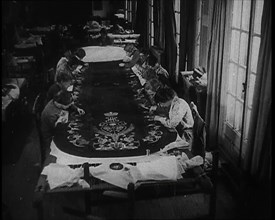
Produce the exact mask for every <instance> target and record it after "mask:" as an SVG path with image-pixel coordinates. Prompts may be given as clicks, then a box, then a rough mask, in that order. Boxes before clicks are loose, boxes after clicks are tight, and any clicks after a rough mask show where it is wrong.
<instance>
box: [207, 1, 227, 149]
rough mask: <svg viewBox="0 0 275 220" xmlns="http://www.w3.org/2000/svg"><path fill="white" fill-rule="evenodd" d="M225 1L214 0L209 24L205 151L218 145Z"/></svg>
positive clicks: (224, 35) (224, 34) (224, 33)
mask: <svg viewBox="0 0 275 220" xmlns="http://www.w3.org/2000/svg"><path fill="white" fill-rule="evenodd" d="M226 4H227V1H225V0H223V1H220V0H215V1H214V7H213V16H212V24H211V34H210V44H209V50H208V60H207V72H208V75H207V80H208V81H207V103H206V115H205V122H206V127H207V150H213V149H215V148H216V147H217V145H218V131H219V121H220V117H219V113H220V106H221V82H222V77H223V71H222V69H223V59H224V42H225V37H226V34H227V33H226V31H225V27H226V17H227V16H226Z"/></svg>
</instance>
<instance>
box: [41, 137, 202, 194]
mask: <svg viewBox="0 0 275 220" xmlns="http://www.w3.org/2000/svg"><path fill="white" fill-rule="evenodd" d="M182 143H183V142H182V141H181V140H180V139H179V137H177V139H176V140H175V141H174V142H171V143H170V144H168V145H166V146H165V147H164V148H163V149H162V150H161V151H159V152H156V153H154V154H151V155H148V156H147V155H143V156H135V157H115V158H86V157H78V156H74V155H70V154H67V153H65V152H62V151H61V150H59V149H58V148H57V147H56V145H55V144H54V142H53V141H52V143H51V152H50V154H51V155H53V156H55V157H56V158H57V160H56V163H50V164H49V165H48V166H46V167H44V169H43V171H42V173H41V174H43V175H46V176H47V181H48V183H49V186H50V189H54V188H56V187H60V186H69V187H70V186H72V185H73V184H75V183H78V184H79V185H80V186H82V187H83V188H85V187H89V185H88V184H87V183H86V182H85V181H84V180H83V179H82V177H83V175H84V173H83V172H84V171H83V168H82V167H80V168H76V169H72V168H70V167H69V166H67V165H70V164H83V163H86V162H87V163H91V164H92V163H100V165H99V166H96V167H90V168H89V171H90V173H91V174H92V175H93V176H94V177H96V178H98V179H101V180H104V181H105V182H108V183H111V184H113V185H115V186H118V187H121V188H123V189H127V186H128V184H129V183H134V184H135V186H136V187H138V186H139V183H140V182H141V181H147V180H172V181H176V180H177V179H180V178H181V173H184V172H185V170H186V169H190V168H192V167H194V166H198V165H201V164H202V163H203V159H202V157H200V156H196V157H194V158H192V159H188V157H187V155H186V154H184V153H182V158H185V159H184V160H183V163H184V164H183V163H181V164H183V166H181V167H180V166H179V163H177V160H178V159H177V157H175V156H171V155H165V154H163V153H162V152H163V151H164V149H166V150H168V149H173V148H178V147H180V146H181V145H182ZM169 146H172V148H169ZM131 162H136V163H137V165H136V166H132V165H130V164H128V163H131ZM111 163H121V164H122V165H123V169H121V170H112V169H110V164H111Z"/></svg>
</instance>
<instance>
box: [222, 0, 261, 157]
mask: <svg viewBox="0 0 275 220" xmlns="http://www.w3.org/2000/svg"><path fill="white" fill-rule="evenodd" d="M263 3H264V1H262V0H256V1H250V0H234V2H233V7H232V21H231V26H230V34H231V35H230V46H229V50H230V53H229V59H228V65H227V74H228V80H227V82H228V83H227V89H226V105H225V108H226V115H225V123H224V128H225V133H224V134H225V137H226V139H227V142H228V145H227V146H229V145H230V146H229V148H231V149H233V150H234V151H236V152H239V157H240V158H241V156H242V153H243V152H245V148H246V143H247V135H248V127H249V123H250V115H251V109H252V107H253V106H252V97H253V93H254V86H255V78H256V74H257V61H258V54H259V47H260V42H261V34H260V33H261V17H262V11H263ZM241 139H242V140H241ZM241 141H243V143H242V145H241ZM240 146H243V149H240ZM240 150H241V151H240ZM240 158H239V159H240Z"/></svg>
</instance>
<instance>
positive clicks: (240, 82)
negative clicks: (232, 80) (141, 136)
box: [236, 67, 245, 100]
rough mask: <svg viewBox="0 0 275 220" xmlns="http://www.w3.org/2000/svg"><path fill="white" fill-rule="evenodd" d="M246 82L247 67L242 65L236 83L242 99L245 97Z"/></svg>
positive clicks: (238, 93) (238, 94) (238, 95)
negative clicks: (244, 84) (244, 87)
mask: <svg viewBox="0 0 275 220" xmlns="http://www.w3.org/2000/svg"><path fill="white" fill-rule="evenodd" d="M244 82H245V69H244V68H242V67H239V72H238V80H237V81H236V84H237V97H238V98H239V99H241V100H243V99H244V93H243V83H244Z"/></svg>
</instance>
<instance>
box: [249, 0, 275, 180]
mask: <svg viewBox="0 0 275 220" xmlns="http://www.w3.org/2000/svg"><path fill="white" fill-rule="evenodd" d="M271 8H272V7H271V1H269V0H265V2H264V8H263V15H262V23H261V45H260V49H259V59H258V66H257V76H256V81H255V89H254V96H253V107H252V112H251V120H250V127H249V133H248V144H247V150H246V152H245V157H244V170H245V171H246V172H247V173H248V174H249V176H251V177H252V178H253V179H256V180H257V181H259V182H265V181H266V180H270V179H271V145H272V135H271V123H272V122H271V99H272V96H271V74H272V73H271V71H272V67H271V62H272V61H271V56H272V55H271V47H272V44H271V31H272V27H271Z"/></svg>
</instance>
